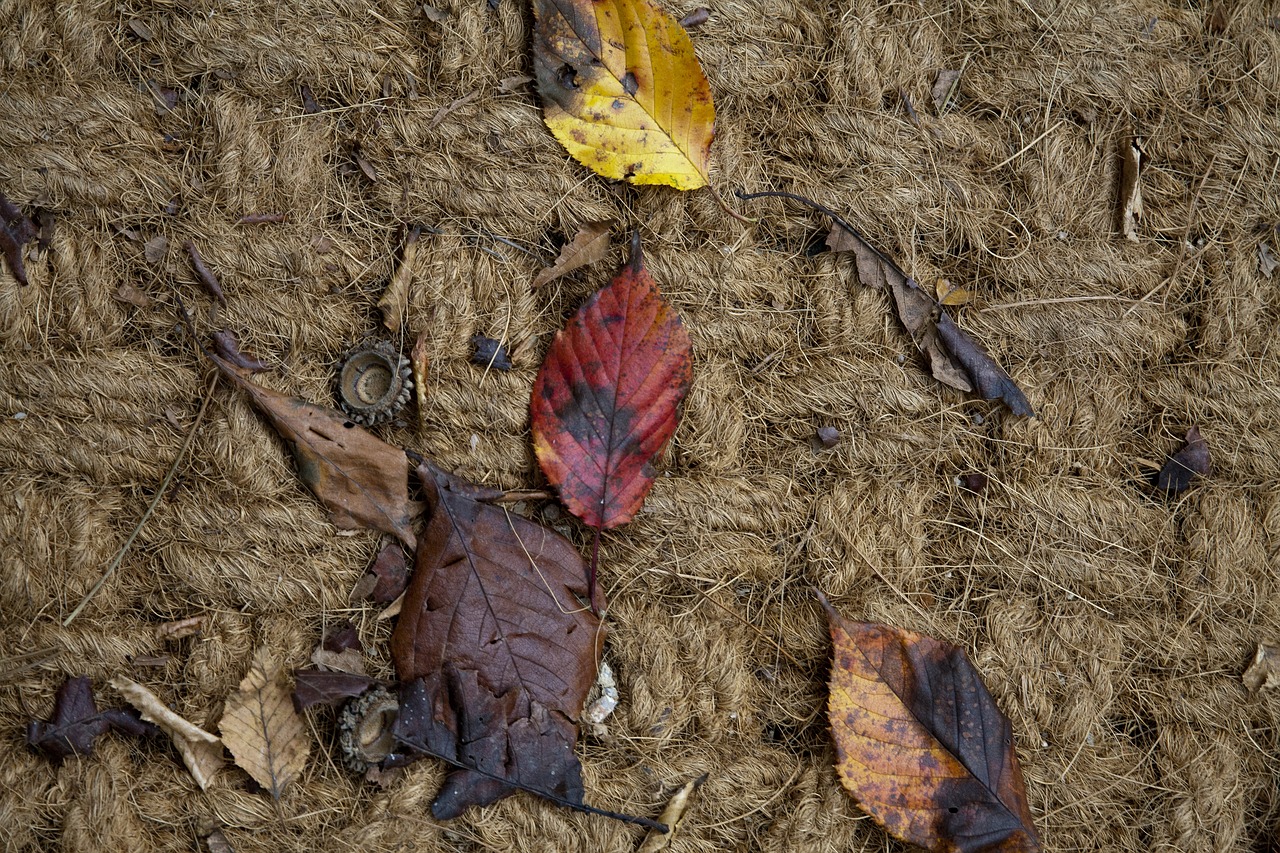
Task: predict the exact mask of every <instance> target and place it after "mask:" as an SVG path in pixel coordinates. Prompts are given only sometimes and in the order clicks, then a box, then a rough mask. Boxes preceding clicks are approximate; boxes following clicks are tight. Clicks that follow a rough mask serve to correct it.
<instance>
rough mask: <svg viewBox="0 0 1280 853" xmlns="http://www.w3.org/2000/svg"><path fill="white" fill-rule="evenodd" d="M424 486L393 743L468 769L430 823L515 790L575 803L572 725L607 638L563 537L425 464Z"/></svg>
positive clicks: (397, 643) (400, 637) (397, 649)
mask: <svg viewBox="0 0 1280 853" xmlns="http://www.w3.org/2000/svg"><path fill="white" fill-rule="evenodd" d="M418 476H419V479H420V480H421V482H422V488H423V492H424V494H425V496H426V498H427V502H428V504H429V506H430V512H431V519H430V521H429V522H428V524H427V528H426V530H425V531H424V532H423V534H422V536H421V537H420V541H419V546H418V554H417V565H416V567H415V569H414V574H413V579H412V581H411V582H410V584H409V588H408V589H407V590H406V592H405V597H404V606H403V610H402V611H401V614H400V620H399V622H398V623H397V625H396V629H395V632H394V633H393V634H392V637H391V652H392V659H393V660H394V662H395V666H396V673H397V675H398V676H399V678H400V680H401V682H402V685H403V686H402V689H401V697H400V716H399V718H398V719H397V722H396V737H397V739H398V740H399V741H400V742H401V744H403V745H404V746H405V747H407V748H408V749H409V751H410V752H415V751H416V752H418V753H425V754H429V755H435V756H437V757H440V758H443V759H445V760H446V761H449V762H451V763H453V764H455V765H461V766H462V767H465V768H470V769H458V770H455V771H454V772H453V773H451V774H450V775H449V777H448V778H447V779H446V780H445V783H444V785H443V786H442V787H441V790H440V793H439V795H438V796H437V797H436V800H435V802H434V803H433V805H432V813H433V814H435V816H436V817H438V818H441V819H444V818H449V817H454V816H457V815H458V814H460V813H461V812H462V811H463V810H464V809H466V808H467V807H468V806H472V805H483V804H486V803H491V802H494V801H495V800H497V799H499V798H501V797H505V796H507V795H509V794H511V793H513V792H514V790H515V789H516V788H517V787H518V788H525V789H530V790H534V791H537V792H539V793H542V794H544V795H551V796H553V797H555V798H558V799H562V800H567V801H569V802H571V803H578V804H580V803H581V802H582V797H583V792H582V783H581V778H580V770H579V764H578V759H577V757H576V756H575V755H574V751H573V749H574V744H575V743H576V741H577V736H578V732H577V726H576V725H575V721H576V720H577V718H578V716H579V714H580V713H581V710H582V704H583V702H584V701H585V699H586V696H587V692H588V691H589V690H590V689H591V685H592V683H593V682H594V679H595V674H596V662H597V660H599V656H600V649H601V645H602V643H603V639H604V631H603V628H602V626H601V624H600V621H599V619H598V618H597V617H596V616H595V615H594V614H593V613H592V611H591V608H590V607H588V606H587V605H586V604H585V603H584V601H583V599H584V598H585V597H586V595H587V589H586V587H587V584H586V570H585V566H584V564H583V560H582V557H581V555H579V554H578V552H577V550H576V549H575V548H574V547H573V545H572V544H571V543H570V542H569V541H568V540H567V539H565V538H564V537H563V536H561V535H559V534H558V533H555V532H554V531H552V530H549V529H547V528H544V527H541V526H539V525H537V524H534V523H533V522H531V521H528V520H527V519H524V518H521V517H520V516H516V515H509V514H508V513H506V512H505V511H504V510H502V509H499V508H497V507H495V506H492V505H490V504H487V503H483V502H481V501H480V500H479V498H486V497H493V496H494V495H496V494H497V493H496V492H495V493H490V492H487V491H485V490H483V489H481V488H480V487H478V486H475V485H473V484H470V483H467V482H465V481H463V480H461V479H459V478H457V477H455V476H453V475H451V474H448V473H446V472H444V471H442V470H440V469H438V468H436V467H435V466H434V465H432V464H431V463H429V462H423V463H422V465H421V466H420V467H419V468H418ZM595 603H596V607H597V608H603V606H604V602H603V601H602V600H597V601H596V602H595ZM508 782H510V783H511V784H508Z"/></svg>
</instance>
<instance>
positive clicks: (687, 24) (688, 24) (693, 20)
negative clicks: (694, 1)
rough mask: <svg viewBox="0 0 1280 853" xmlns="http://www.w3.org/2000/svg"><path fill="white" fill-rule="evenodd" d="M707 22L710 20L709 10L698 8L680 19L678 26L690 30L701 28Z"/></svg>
mask: <svg viewBox="0 0 1280 853" xmlns="http://www.w3.org/2000/svg"><path fill="white" fill-rule="evenodd" d="M709 20H711V10H710V9H708V8H707V7H705V6H699V7H698V8H697V9H694V10H693V11H692V12H690V13H689V14H687V15H685V16H684V17H683V18H681V19H680V26H682V27H684V28H685V29H686V30H692V29H695V28H696V27H700V26H702V25H703V24H705V23H706V22H707V21H709Z"/></svg>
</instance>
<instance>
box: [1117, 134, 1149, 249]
mask: <svg viewBox="0 0 1280 853" xmlns="http://www.w3.org/2000/svg"><path fill="white" fill-rule="evenodd" d="M1122 151H1123V154H1124V160H1123V161H1122V163H1121V166H1120V233H1122V234H1124V236H1125V239H1126V240H1131V241H1133V242H1134V243H1136V242H1138V220H1140V219H1142V162H1143V160H1144V159H1145V153H1144V152H1143V150H1142V137H1140V136H1135V137H1133V138H1132V139H1130V140H1129V141H1128V142H1127V143H1126V144H1125V145H1124V146H1123V149H1122Z"/></svg>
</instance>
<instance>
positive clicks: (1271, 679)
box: [1243, 643, 1280, 695]
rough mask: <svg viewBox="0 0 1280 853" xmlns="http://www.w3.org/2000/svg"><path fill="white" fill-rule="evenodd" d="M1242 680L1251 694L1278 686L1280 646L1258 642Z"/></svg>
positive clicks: (1279, 684)
mask: <svg viewBox="0 0 1280 853" xmlns="http://www.w3.org/2000/svg"><path fill="white" fill-rule="evenodd" d="M1243 680H1244V686H1245V687H1247V688H1249V693H1250V694H1251V695H1253V694H1257V692H1258V691H1259V690H1274V689H1275V688H1277V687H1280V646H1274V645H1272V644H1270V643H1258V651H1257V652H1256V653H1255V654H1254V656H1253V663H1251V664H1249V668H1248V669H1246V670H1245V671H1244V676H1243Z"/></svg>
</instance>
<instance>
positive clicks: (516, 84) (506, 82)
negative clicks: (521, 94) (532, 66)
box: [498, 74, 533, 92]
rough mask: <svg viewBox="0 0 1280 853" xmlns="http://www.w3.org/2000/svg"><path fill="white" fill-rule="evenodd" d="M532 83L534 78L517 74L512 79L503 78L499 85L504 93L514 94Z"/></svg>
mask: <svg viewBox="0 0 1280 853" xmlns="http://www.w3.org/2000/svg"><path fill="white" fill-rule="evenodd" d="M532 82H533V78H532V77H530V76H529V75H528V74H516V75H513V76H511V77H503V78H502V80H501V81H499V83H498V88H499V89H500V90H502V91H503V92H514V91H516V90H517V89H519V88H521V87H522V86H524V85H525V84H526V83H532Z"/></svg>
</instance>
